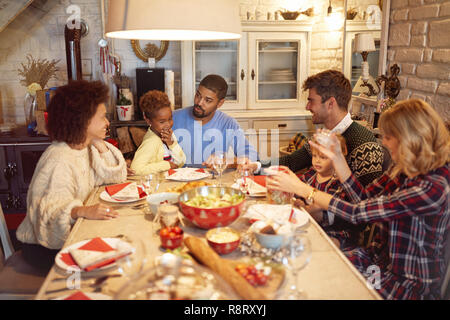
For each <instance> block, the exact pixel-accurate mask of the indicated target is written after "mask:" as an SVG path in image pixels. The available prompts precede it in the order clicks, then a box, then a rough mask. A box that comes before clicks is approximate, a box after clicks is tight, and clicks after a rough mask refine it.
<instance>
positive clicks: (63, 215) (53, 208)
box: [16, 142, 127, 249]
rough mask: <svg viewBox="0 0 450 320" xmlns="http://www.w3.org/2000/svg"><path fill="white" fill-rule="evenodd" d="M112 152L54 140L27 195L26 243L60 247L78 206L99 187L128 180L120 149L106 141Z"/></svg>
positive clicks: (22, 229)
mask: <svg viewBox="0 0 450 320" xmlns="http://www.w3.org/2000/svg"><path fill="white" fill-rule="evenodd" d="M105 143H106V145H107V147H108V149H109V151H107V152H104V153H102V154H100V153H99V152H98V150H97V149H96V148H95V147H93V146H90V147H87V148H84V149H82V150H75V149H72V148H70V147H69V146H68V145H67V144H66V143H64V142H53V143H52V144H51V145H50V146H49V147H48V148H47V149H46V150H45V152H44V153H43V154H42V156H41V158H40V159H39V161H38V163H37V166H36V169H35V171H34V174H33V178H32V180H31V183H30V187H29V190H28V194H27V215H26V217H25V219H24V221H23V222H22V223H21V225H20V226H19V228H18V229H17V233H16V234H17V238H18V239H19V240H20V241H22V242H24V243H31V244H40V245H42V246H44V247H47V248H49V249H60V248H61V247H62V246H63V244H64V242H65V240H66V239H67V236H68V235H69V233H70V230H71V227H72V225H73V223H74V222H75V221H74V220H73V219H72V218H71V211H72V209H73V208H74V207H78V206H83V204H84V201H85V200H86V199H87V197H88V196H89V194H90V192H91V191H92V189H93V188H94V187H95V186H98V185H101V184H106V183H116V182H122V181H125V180H126V175H127V171H126V164H125V160H124V158H123V156H122V154H121V153H120V151H119V150H118V149H117V148H116V147H114V146H113V145H111V144H109V143H107V142H105Z"/></svg>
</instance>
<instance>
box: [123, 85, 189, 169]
mask: <svg viewBox="0 0 450 320" xmlns="http://www.w3.org/2000/svg"><path fill="white" fill-rule="evenodd" d="M140 107H141V109H142V112H143V116H144V119H145V121H146V122H147V124H148V126H149V128H148V131H147V133H146V134H145V136H144V139H143V140H142V143H141V145H140V146H139V148H138V149H137V151H136V153H135V155H134V158H133V161H132V162H131V166H130V168H131V169H132V170H134V171H135V173H136V174H137V175H146V174H151V173H157V172H162V171H167V170H169V169H175V168H179V167H182V166H183V165H184V163H185V162H186V156H185V154H184V152H183V150H182V149H181V147H180V145H179V144H178V141H177V138H176V137H175V135H174V133H173V131H172V126H173V119H172V109H171V107H170V101H169V98H168V97H167V95H166V94H165V93H164V92H161V91H158V90H151V91H148V92H147V93H146V94H144V95H143V96H142V97H141V100H140Z"/></svg>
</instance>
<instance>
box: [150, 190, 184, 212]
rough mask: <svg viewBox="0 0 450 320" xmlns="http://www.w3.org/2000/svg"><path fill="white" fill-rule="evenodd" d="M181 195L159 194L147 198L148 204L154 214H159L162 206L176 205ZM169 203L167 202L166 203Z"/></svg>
mask: <svg viewBox="0 0 450 320" xmlns="http://www.w3.org/2000/svg"><path fill="white" fill-rule="evenodd" d="M179 196H180V194H179V193H176V192H159V193H153V194H151V195H148V196H147V203H148V206H149V207H150V210H151V211H152V213H154V214H157V213H158V207H159V206H160V205H161V204H165V203H167V204H176V203H178V198H179ZM166 201H167V202H166Z"/></svg>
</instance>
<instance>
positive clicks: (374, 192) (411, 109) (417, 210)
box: [268, 99, 450, 299]
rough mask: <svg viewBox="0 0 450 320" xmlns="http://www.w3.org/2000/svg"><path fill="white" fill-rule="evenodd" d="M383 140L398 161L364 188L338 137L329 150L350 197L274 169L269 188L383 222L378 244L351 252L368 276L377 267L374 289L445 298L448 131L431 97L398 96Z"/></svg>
mask: <svg viewBox="0 0 450 320" xmlns="http://www.w3.org/2000/svg"><path fill="white" fill-rule="evenodd" d="M379 128H380V131H381V133H382V135H383V144H384V145H385V146H386V148H387V149H388V150H389V152H390V154H391V157H392V160H393V164H392V165H391V167H390V168H389V170H388V171H386V172H385V173H384V174H383V175H382V176H381V177H380V178H378V179H377V180H375V181H374V182H373V183H371V184H370V185H369V186H367V187H366V188H364V187H363V186H362V185H361V184H360V183H359V181H358V180H357V179H356V178H355V176H354V175H353V174H352V172H351V170H350V168H349V167H348V165H347V163H346V161H345V157H344V156H343V154H342V152H341V148H340V147H339V143H338V141H337V139H336V137H333V138H332V140H333V142H334V145H332V146H331V147H330V149H326V148H324V147H323V146H321V145H318V144H314V143H311V144H312V145H314V147H317V148H318V149H319V150H320V151H321V152H322V153H323V154H325V155H326V156H327V157H329V158H330V159H331V160H332V161H333V165H334V167H335V170H336V173H337V175H338V177H339V180H340V181H341V183H342V186H343V188H344V190H345V192H346V193H347V195H348V196H349V197H350V198H351V199H352V201H351V202H347V201H344V200H342V199H340V198H339V197H336V196H332V195H330V194H327V193H324V192H321V191H317V190H316V189H314V188H313V187H311V186H309V185H307V184H305V183H303V182H301V181H300V180H299V179H298V178H297V177H296V176H295V175H294V174H293V173H291V172H290V173H289V174H287V173H282V172H279V173H275V174H274V176H273V177H272V178H270V179H268V186H269V187H271V188H275V189H279V190H284V191H289V192H295V193H296V194H297V195H299V196H301V197H304V198H307V199H309V200H310V201H312V202H313V203H315V204H316V205H318V206H319V207H321V208H323V209H325V210H328V212H330V213H333V214H335V215H336V216H338V217H341V218H342V219H344V220H346V221H349V222H351V223H353V224H360V223H367V222H378V223H380V224H382V228H381V232H380V233H379V234H378V236H377V243H376V245H371V246H370V247H369V248H366V249H363V248H359V247H357V248H354V249H352V250H348V251H344V253H345V255H346V256H347V257H348V258H349V259H350V261H351V262H352V263H353V264H354V265H355V267H356V268H357V269H358V270H359V271H360V272H361V273H363V274H366V275H367V274H369V275H370V276H371V280H373V277H372V276H373V274H372V273H371V272H370V270H375V269H374V267H376V269H378V270H379V273H378V275H379V281H378V283H372V284H375V289H377V290H378V292H379V293H380V294H381V295H382V296H383V297H384V298H386V299H439V298H440V287H441V283H442V281H443V279H444V276H445V268H446V266H445V259H444V243H445V237H446V234H445V233H446V232H447V233H448V230H449V228H450V210H449V194H450V173H449V160H450V135H449V132H448V130H447V129H446V127H445V124H444V122H443V120H442V118H441V117H440V116H439V115H438V114H437V112H436V111H435V110H434V109H433V108H432V107H431V106H430V105H428V104H427V103H426V102H424V101H422V100H419V99H411V100H405V101H400V102H398V103H397V104H396V105H395V106H393V107H392V108H391V109H389V110H387V111H385V112H383V113H382V115H381V117H380V123H379Z"/></svg>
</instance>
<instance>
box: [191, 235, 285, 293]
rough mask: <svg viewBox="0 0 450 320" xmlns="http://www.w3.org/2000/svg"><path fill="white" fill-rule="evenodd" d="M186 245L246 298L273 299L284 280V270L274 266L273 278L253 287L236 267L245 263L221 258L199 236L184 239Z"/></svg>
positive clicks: (194, 254) (197, 257) (200, 260)
mask: <svg viewBox="0 0 450 320" xmlns="http://www.w3.org/2000/svg"><path fill="white" fill-rule="evenodd" d="M184 243H185V245H186V247H187V248H188V249H189V251H190V253H191V254H192V255H193V256H194V257H195V258H196V260H197V261H199V262H200V263H202V264H203V265H205V266H207V267H209V268H211V269H212V270H213V271H215V272H217V273H218V274H219V275H220V276H221V277H222V278H223V279H224V280H225V281H226V282H228V284H230V285H231V287H232V288H233V289H234V290H235V292H236V293H237V294H238V295H239V296H241V297H242V298H243V299H246V300H267V299H273V298H274V297H275V295H276V292H277V290H278V289H279V288H280V286H281V284H282V283H283V280H284V271H281V270H279V269H278V268H272V270H273V271H272V274H271V278H270V279H269V280H268V282H267V284H266V285H265V286H260V287H253V286H252V285H251V284H250V283H248V282H247V280H245V278H244V277H242V276H241V275H240V274H239V273H238V272H237V271H236V270H235V269H234V267H235V266H236V264H239V263H245V261H244V260H242V261H233V260H228V259H223V258H221V257H220V256H219V255H218V254H217V253H216V252H215V251H214V250H213V249H211V248H210V247H209V246H208V244H207V243H206V241H204V239H201V238H197V237H193V236H190V237H187V238H185V239H184Z"/></svg>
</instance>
